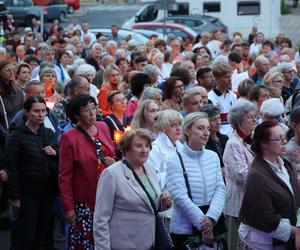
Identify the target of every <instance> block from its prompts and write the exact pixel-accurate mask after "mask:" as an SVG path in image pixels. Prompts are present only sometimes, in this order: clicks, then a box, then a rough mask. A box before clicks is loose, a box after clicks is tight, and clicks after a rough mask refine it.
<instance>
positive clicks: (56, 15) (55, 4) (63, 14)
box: [33, 0, 68, 22]
mask: <svg viewBox="0 0 300 250" xmlns="http://www.w3.org/2000/svg"><path fill="white" fill-rule="evenodd" d="M33 4H34V5H36V6H43V7H44V8H45V9H46V10H47V12H48V15H47V21H51V20H54V19H59V20H60V21H61V22H64V21H66V20H67V13H68V6H67V5H66V3H65V0H42V1H41V0H33Z"/></svg>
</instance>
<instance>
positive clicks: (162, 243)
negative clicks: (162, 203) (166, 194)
mask: <svg viewBox="0 0 300 250" xmlns="http://www.w3.org/2000/svg"><path fill="white" fill-rule="evenodd" d="M123 163H124V164H125V165H126V166H127V167H128V168H129V169H130V170H131V171H132V173H133V175H134V178H135V179H136V181H137V182H138V183H139V185H140V186H141V188H142V189H143V191H144V192H145V193H146V195H147V197H148V199H149V201H150V203H151V206H152V208H153V211H154V214H155V246H154V247H152V248H151V250H172V249H173V248H174V245H173V242H172V239H171V237H170V235H169V233H168V230H167V229H166V227H165V225H164V222H163V218H162V217H161V216H160V215H159V214H158V211H157V209H156V206H155V203H154V200H153V199H152V197H151V196H150V194H149V193H148V191H147V190H146V188H145V186H144V185H143V183H142V181H141V180H140V178H139V177H138V176H137V174H136V173H135V172H134V171H133V169H132V167H131V165H130V163H129V162H128V161H126V160H124V159H123Z"/></svg>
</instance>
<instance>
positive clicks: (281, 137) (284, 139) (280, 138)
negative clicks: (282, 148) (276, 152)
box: [269, 135, 287, 144]
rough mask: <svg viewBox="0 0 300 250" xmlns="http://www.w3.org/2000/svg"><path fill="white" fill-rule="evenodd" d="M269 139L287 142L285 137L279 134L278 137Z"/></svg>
mask: <svg viewBox="0 0 300 250" xmlns="http://www.w3.org/2000/svg"><path fill="white" fill-rule="evenodd" d="M269 141H277V142H281V143H283V144H285V143H287V138H286V137H285V136H284V135H281V136H279V137H278V138H270V139H269Z"/></svg>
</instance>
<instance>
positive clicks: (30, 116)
mask: <svg viewBox="0 0 300 250" xmlns="http://www.w3.org/2000/svg"><path fill="white" fill-rule="evenodd" d="M46 114H47V109H46V105H45V104H44V103H33V104H32V106H31V109H30V110H29V111H26V112H25V115H26V117H27V121H28V123H30V124H35V125H41V124H43V123H44V119H45V116H46Z"/></svg>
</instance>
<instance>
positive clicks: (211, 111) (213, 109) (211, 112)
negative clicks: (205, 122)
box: [201, 104, 221, 119]
mask: <svg viewBox="0 0 300 250" xmlns="http://www.w3.org/2000/svg"><path fill="white" fill-rule="evenodd" d="M201 112H204V113H206V114H207V115H208V118H209V119H210V118H213V117H215V116H217V115H220V114H221V109H220V108H219V107H218V106H216V105H214V104H208V105H206V106H204V107H203V108H202V109H201Z"/></svg>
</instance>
